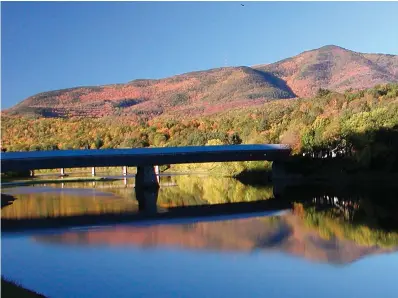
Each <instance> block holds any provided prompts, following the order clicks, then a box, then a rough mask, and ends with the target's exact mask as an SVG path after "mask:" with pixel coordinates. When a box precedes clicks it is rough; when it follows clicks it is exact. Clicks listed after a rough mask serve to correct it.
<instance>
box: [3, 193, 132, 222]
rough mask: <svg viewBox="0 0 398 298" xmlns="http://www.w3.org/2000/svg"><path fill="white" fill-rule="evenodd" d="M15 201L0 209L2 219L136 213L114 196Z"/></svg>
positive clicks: (37, 196) (36, 197) (47, 196)
mask: <svg viewBox="0 0 398 298" xmlns="http://www.w3.org/2000/svg"><path fill="white" fill-rule="evenodd" d="M15 197H16V198H17V200H15V201H14V202H13V204H12V205H9V206H7V207H5V208H3V209H2V212H1V213H2V214H1V216H2V218H4V219H22V218H40V217H59V216H72V215H79V214H103V213H121V212H123V211H133V210H137V209H138V205H137V203H136V202H135V201H133V200H126V199H124V198H118V197H115V196H113V195H111V194H110V195H101V196H96V195H95V194H94V193H93V194H92V195H78V194H69V193H64V192H52V193H38V192H37V193H30V194H21V195H15Z"/></svg>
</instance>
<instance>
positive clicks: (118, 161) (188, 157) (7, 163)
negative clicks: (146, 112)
mask: <svg viewBox="0 0 398 298" xmlns="http://www.w3.org/2000/svg"><path fill="white" fill-rule="evenodd" d="M290 151H291V150H290V148H288V147H287V146H284V145H223V146H188V147H164V148H134V149H107V150H55V151H34V152H6V153H2V154H1V171H2V172H7V171H23V170H36V169H56V168H62V169H63V168H82V167H112V166H133V167H137V175H136V187H145V188H146V187H153V186H155V187H157V186H158V183H159V180H158V175H157V174H158V172H157V171H155V165H167V164H183V163H205V162H230V161H256V160H267V161H279V160H283V159H285V158H286V157H288V156H289V154H290ZM273 170H276V167H275V166H273Z"/></svg>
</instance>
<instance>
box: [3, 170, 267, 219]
mask: <svg viewBox="0 0 398 298" xmlns="http://www.w3.org/2000/svg"><path fill="white" fill-rule="evenodd" d="M133 180H134V179H129V181H128V183H127V181H124V180H119V181H110V182H98V181H96V182H79V183H65V184H64V185H59V184H58V185H57V184H53V185H51V186H53V187H54V191H52V192H42V191H40V189H38V191H35V187H33V188H32V192H31V193H30V194H20V195H16V196H15V197H16V198H17V200H15V202H14V203H13V204H12V205H10V206H7V207H5V208H4V210H3V212H2V217H3V218H8V219H11V218H14V219H21V218H38V217H58V216H71V215H79V214H80V215H82V214H89V213H90V214H103V213H119V212H124V211H134V210H137V209H138V202H137V201H136V194H135V191H134V188H133ZM161 185H164V187H162V186H161V188H160V190H159V194H158V199H157V204H158V205H159V206H161V207H165V208H168V207H173V206H190V205H203V204H217V203H228V202H249V201H256V200H263V199H268V198H271V197H272V188H270V187H268V188H256V187H253V186H245V185H243V184H242V183H240V182H239V181H237V180H235V179H233V178H217V177H207V176H206V177H199V176H172V177H162V179H161ZM70 188H72V189H75V191H73V192H71V191H68V189H70Z"/></svg>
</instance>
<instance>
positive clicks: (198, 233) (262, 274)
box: [1, 175, 398, 297]
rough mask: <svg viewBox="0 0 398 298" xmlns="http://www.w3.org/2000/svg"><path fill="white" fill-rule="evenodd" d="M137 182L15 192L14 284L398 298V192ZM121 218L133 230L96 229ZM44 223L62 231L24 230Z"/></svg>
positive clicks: (47, 288)
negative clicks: (146, 186) (143, 187)
mask: <svg viewBox="0 0 398 298" xmlns="http://www.w3.org/2000/svg"><path fill="white" fill-rule="evenodd" d="M133 183H134V180H133V179H132V178H129V179H126V180H118V181H113V182H85V183H64V184H46V185H44V184H37V185H34V186H33V185H32V186H24V187H11V188H4V189H3V190H2V193H5V194H9V195H12V196H14V197H15V198H16V200H15V201H14V202H13V203H12V204H11V205H8V206H5V207H4V208H3V209H2V220H4V221H8V223H9V225H7V226H6V228H8V227H10V229H9V230H7V229H6V230H3V232H2V237H1V239H2V253H1V254H2V276H4V277H5V278H7V279H9V280H13V281H16V282H17V283H19V284H21V285H22V286H24V287H26V288H28V289H32V290H34V291H37V292H39V293H42V294H44V295H45V296H47V297H220V296H225V297H397V293H398V284H397V279H396V268H398V229H397V227H398V212H397V211H398V208H396V207H397V201H398V195H397V192H396V189H389V188H386V187H383V188H380V187H370V188H364V187H358V188H355V187H349V188H348V189H346V188H336V187H325V186H318V187H315V186H314V187H308V186H307V187H305V188H303V187H295V188H291V189H290V190H289V191H286V192H285V195H284V197H282V198H278V199H277V200H276V199H275V198H273V187H272V185H262V186H258V185H250V184H243V183H241V182H239V181H237V180H235V179H232V178H215V177H207V176H199V175H190V176H188V175H187V176H185V175H182V176H171V177H162V178H161V188H160V189H159V191H158V192H156V193H150V194H136V193H135V191H134V189H133V187H132V185H133ZM140 195H141V196H143V197H144V198H146V199H148V197H149V199H150V200H152V201H153V202H154V204H150V206H147V205H145V204H144V205H143V202H142V201H140V200H137V199H136V197H137V196H140ZM287 202H289V203H288V204H286V203H287ZM239 204H241V205H239ZM259 204H260V205H259ZM267 204H268V205H267ZM233 206H241V207H239V208H236V207H233ZM258 206H260V207H261V208H260V209H258ZM286 206H290V207H286ZM203 208H207V209H203ZM209 208H213V209H209ZM217 208H218V209H217ZM256 208H257V209H258V210H257V209H256ZM186 210H188V211H186ZM209 210H210V212H213V213H212V216H206V214H207V213H208V212H209ZM214 210H215V211H214ZM237 210H238V211H239V210H243V211H244V212H243V213H242V212H237ZM112 214H113V215H115V216H116V217H117V216H119V215H120V216H122V215H123V214H124V215H125V214H128V215H129V216H130V217H131V218H132V219H133V220H131V221H124V222H120V223H114V222H107V221H104V222H101V221H99V222H96V224H95V225H91V224H88V222H87V221H86V220H85V219H86V216H91V217H93V216H97V218H98V216H99V217H101V216H103V215H106V216H111V215H112ZM135 215H137V216H136V217H134V216H135ZM115 216H114V217H115ZM68 217H73V218H75V219H77V220H76V221H74V222H72V223H71V222H65V223H64V222H62V220H61V219H62V218H68ZM91 217H90V218H91ZM114 217H112V218H113V219H114ZM43 218H46V219H48V220H53V221H52V223H53V226H40V228H35V229H33V228H32V226H26V227H25V228H23V227H22V228H21V227H20V226H18V229H15V230H13V229H12V224H14V223H16V222H32V225H33V224H34V223H36V222H40V223H42V221H40V220H42V219H43ZM104 218H105V217H104ZM80 219H84V220H83V221H79V220H80ZM47 222H48V221H47ZM61 223H62V224H61Z"/></svg>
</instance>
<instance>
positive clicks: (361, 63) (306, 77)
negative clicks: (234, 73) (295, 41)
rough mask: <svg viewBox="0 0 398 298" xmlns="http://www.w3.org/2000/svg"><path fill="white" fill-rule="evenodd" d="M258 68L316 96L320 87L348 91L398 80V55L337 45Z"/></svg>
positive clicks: (297, 91)
mask: <svg viewBox="0 0 398 298" xmlns="http://www.w3.org/2000/svg"><path fill="white" fill-rule="evenodd" d="M254 68H255V69H258V70H262V71H267V72H270V73H272V74H274V75H275V76H277V77H279V78H281V79H283V80H284V81H285V82H286V83H287V85H288V86H289V87H290V88H291V89H292V90H293V92H294V93H295V94H297V95H298V96H299V97H309V96H313V95H315V93H316V92H317V90H318V89H319V88H324V89H329V90H333V91H339V92H344V91H345V90H347V89H349V88H353V89H365V88H371V87H374V86H375V85H377V84H385V83H394V82H398V56H394V55H383V54H362V53H357V52H353V51H350V50H347V49H344V48H341V47H338V46H333V45H330V46H324V47H322V48H319V49H316V50H312V51H307V52H304V53H301V54H300V55H297V56H295V57H292V58H288V59H285V60H282V61H279V62H276V63H273V64H269V65H259V66H255V67H254Z"/></svg>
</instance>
